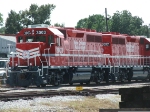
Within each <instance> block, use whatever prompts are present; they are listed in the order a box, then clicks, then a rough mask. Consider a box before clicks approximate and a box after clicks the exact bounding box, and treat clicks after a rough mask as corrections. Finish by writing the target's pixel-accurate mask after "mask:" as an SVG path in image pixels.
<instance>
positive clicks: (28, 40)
mask: <svg viewBox="0 0 150 112" xmlns="http://www.w3.org/2000/svg"><path fill="white" fill-rule="evenodd" d="M33 40H34V37H33V36H27V37H26V42H33Z"/></svg>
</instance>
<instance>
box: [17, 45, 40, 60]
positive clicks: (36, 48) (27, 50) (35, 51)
mask: <svg viewBox="0 0 150 112" xmlns="http://www.w3.org/2000/svg"><path fill="white" fill-rule="evenodd" d="M16 52H17V57H18V58H21V59H31V58H34V57H37V56H40V55H41V54H40V44H39V43H34V44H33V43H32V44H31V43H21V44H18V45H17V48H16Z"/></svg>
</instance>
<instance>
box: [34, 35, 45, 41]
mask: <svg viewBox="0 0 150 112" xmlns="http://www.w3.org/2000/svg"><path fill="white" fill-rule="evenodd" d="M36 42H46V36H36Z"/></svg>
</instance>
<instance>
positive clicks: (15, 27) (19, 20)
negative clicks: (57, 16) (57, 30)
mask: <svg viewBox="0 0 150 112" xmlns="http://www.w3.org/2000/svg"><path fill="white" fill-rule="evenodd" d="M55 7H56V6H55V5H53V4H47V5H41V6H38V5H36V4H31V6H30V8H29V10H24V11H23V10H21V11H19V13H16V12H15V11H13V10H11V11H10V13H9V14H8V18H7V19H6V24H5V27H6V31H5V33H6V34H15V33H16V32H18V31H20V30H21V29H22V28H25V27H27V26H28V25H32V24H48V25H50V22H51V21H50V15H51V12H52V10H53V9H54V8H55Z"/></svg>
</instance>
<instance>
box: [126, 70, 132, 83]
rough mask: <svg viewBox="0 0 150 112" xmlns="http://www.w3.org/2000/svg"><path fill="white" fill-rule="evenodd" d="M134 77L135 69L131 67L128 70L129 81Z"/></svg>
mask: <svg viewBox="0 0 150 112" xmlns="http://www.w3.org/2000/svg"><path fill="white" fill-rule="evenodd" d="M132 77H133V71H132V70H131V69H130V70H128V73H127V79H128V82H131V79H132Z"/></svg>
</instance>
